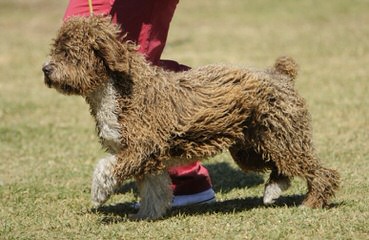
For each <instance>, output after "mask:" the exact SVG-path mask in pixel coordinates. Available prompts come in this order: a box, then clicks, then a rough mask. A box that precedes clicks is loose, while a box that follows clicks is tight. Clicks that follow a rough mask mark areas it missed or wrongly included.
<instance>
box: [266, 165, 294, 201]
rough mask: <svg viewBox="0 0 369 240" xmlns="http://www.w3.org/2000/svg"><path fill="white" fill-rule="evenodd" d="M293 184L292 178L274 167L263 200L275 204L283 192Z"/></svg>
mask: <svg viewBox="0 0 369 240" xmlns="http://www.w3.org/2000/svg"><path fill="white" fill-rule="evenodd" d="M290 185H291V181H290V178H289V177H287V176H285V175H283V174H279V173H278V171H277V170H276V168H275V167H273V168H272V172H271V173H270V176H269V180H268V182H267V183H266V184H265V188H264V197H263V202H264V204H265V205H270V204H274V203H275V201H276V200H277V199H278V198H279V197H280V196H281V194H282V192H283V191H285V190H287V189H288V188H289V187H290Z"/></svg>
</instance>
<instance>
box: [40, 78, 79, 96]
mask: <svg viewBox="0 0 369 240" xmlns="http://www.w3.org/2000/svg"><path fill="white" fill-rule="evenodd" d="M44 81H45V84H46V86H48V87H49V88H55V89H56V90H57V91H58V92H60V93H62V94H66V95H80V94H81V92H80V90H79V89H78V88H76V87H73V86H71V85H69V84H66V83H59V82H54V81H52V80H51V79H50V78H49V77H47V76H45V77H44Z"/></svg>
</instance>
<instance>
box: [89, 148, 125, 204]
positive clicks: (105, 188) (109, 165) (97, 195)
mask: <svg viewBox="0 0 369 240" xmlns="http://www.w3.org/2000/svg"><path fill="white" fill-rule="evenodd" d="M115 164H116V157H115V156H113V155H109V156H107V157H105V158H103V159H101V160H100V161H99V162H98V163H97V165H96V168H95V171H94V174H93V177H92V186H91V200H92V203H93V204H94V206H96V207H98V206H101V205H102V204H104V203H105V202H106V201H107V200H108V199H109V197H110V196H111V195H112V194H113V193H114V191H115V190H116V189H117V188H118V187H119V184H118V181H117V179H116V178H115V177H114V174H113V168H114V166H115Z"/></svg>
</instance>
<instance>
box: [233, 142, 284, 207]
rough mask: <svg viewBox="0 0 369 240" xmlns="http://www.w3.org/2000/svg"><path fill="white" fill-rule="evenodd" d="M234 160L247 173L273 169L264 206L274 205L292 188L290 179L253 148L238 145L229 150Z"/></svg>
mask: <svg viewBox="0 0 369 240" xmlns="http://www.w3.org/2000/svg"><path fill="white" fill-rule="evenodd" d="M229 151H230V153H231V156H232V158H233V159H234V161H235V162H236V163H237V165H238V166H239V167H240V168H241V169H242V170H243V171H245V172H247V171H265V170H267V169H272V172H271V173H270V177H269V180H268V181H267V183H266V185H265V188H264V197H263V202H264V204H266V205H268V204H273V203H274V202H275V201H276V200H277V199H278V198H279V197H280V195H281V193H282V192H283V191H285V190H287V188H288V187H289V186H290V179H289V178H288V177H287V176H285V175H283V174H280V173H278V171H277V169H276V167H275V166H274V164H273V163H272V162H265V161H264V160H263V158H262V155H261V154H259V153H257V152H256V151H255V150H254V149H253V148H246V147H245V146H244V145H242V144H236V145H234V146H232V147H231V148H230V149H229Z"/></svg>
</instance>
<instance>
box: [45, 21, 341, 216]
mask: <svg viewBox="0 0 369 240" xmlns="http://www.w3.org/2000/svg"><path fill="white" fill-rule="evenodd" d="M119 32H120V31H119V29H118V26H116V25H113V24H111V22H110V19H108V18H104V17H98V16H94V17H88V18H82V17H75V18H71V19H70V20H68V21H67V22H65V23H64V24H63V26H62V27H61V29H60V30H59V33H58V35H57V38H56V39H55V42H54V44H53V47H52V50H51V54H50V56H51V57H50V61H49V62H47V63H46V64H45V65H44V66H43V71H44V75H45V83H46V85H48V86H49V87H53V88H55V89H56V90H58V91H59V92H61V93H63V94H67V95H70V94H77V95H81V96H83V97H84V98H85V99H86V101H87V103H88V104H89V105H90V110H91V114H92V116H93V117H94V119H95V120H96V128H97V132H98V136H99V138H100V141H101V144H102V146H103V147H104V148H106V149H107V151H108V152H109V153H110V154H111V155H109V156H108V157H106V158H103V159H101V160H100V161H99V163H98V164H97V167H96V169H95V172H94V176H93V181H92V200H93V202H94V203H95V204H96V205H101V204H103V203H104V202H105V201H106V200H107V199H108V198H109V196H110V195H111V194H113V193H114V191H115V190H116V189H117V188H118V187H119V186H120V185H121V183H122V182H123V180H125V179H128V178H132V177H134V178H135V179H136V181H137V184H138V189H139V194H140V198H141V203H140V209H139V211H138V213H137V216H136V217H137V218H148V219H156V218H159V217H161V216H163V215H164V214H165V212H166V210H167V209H169V208H170V207H171V200H172V193H171V190H170V188H169V184H170V179H169V176H168V173H167V171H166V169H167V168H169V167H171V166H174V165H180V164H184V163H188V162H192V161H194V160H197V159H205V158H209V157H211V156H214V155H215V154H218V153H220V152H221V151H224V150H227V149H229V152H230V153H231V156H232V157H233V159H234V160H235V161H236V163H237V164H238V165H239V166H240V168H241V169H242V170H244V171H249V170H253V171H265V170H271V174H270V178H269V180H268V182H267V184H266V187H265V192H264V202H265V203H266V204H270V203H273V202H274V201H275V199H276V198H278V197H279V196H280V194H281V192H282V190H285V189H286V188H287V187H288V186H289V184H290V179H291V178H293V177H295V176H299V177H302V178H304V179H305V180H306V181H307V186H308V193H307V196H306V198H305V200H304V202H303V204H304V205H306V206H309V207H324V206H326V205H327V204H328V203H329V200H330V198H331V197H333V196H334V194H335V191H336V190H337V188H338V186H339V175H338V173H337V172H336V171H334V170H330V169H327V168H324V167H322V166H321V164H320V163H319V159H318V157H317V156H316V153H315V150H314V147H313V143H312V130H311V123H310V116H309V113H308V110H307V107H306V104H305V101H304V100H303V98H302V97H301V96H300V95H299V94H298V93H297V92H296V90H295V87H294V79H295V77H296V75H297V66H296V63H295V62H294V61H293V60H292V59H291V58H288V57H282V58H279V59H277V61H276V63H275V65H274V66H273V67H272V68H270V69H267V70H263V71H258V70H252V69H248V68H240V67H232V66H224V65H209V66H205V67H200V68H196V69H192V70H189V71H186V72H182V73H174V72H169V71H165V70H163V69H161V68H159V67H155V66H152V65H150V64H149V63H148V62H147V61H146V60H145V59H144V57H143V56H142V55H141V54H140V53H138V52H137V47H136V46H135V45H134V44H133V43H132V42H129V41H123V42H122V41H119V40H118V34H119Z"/></svg>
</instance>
